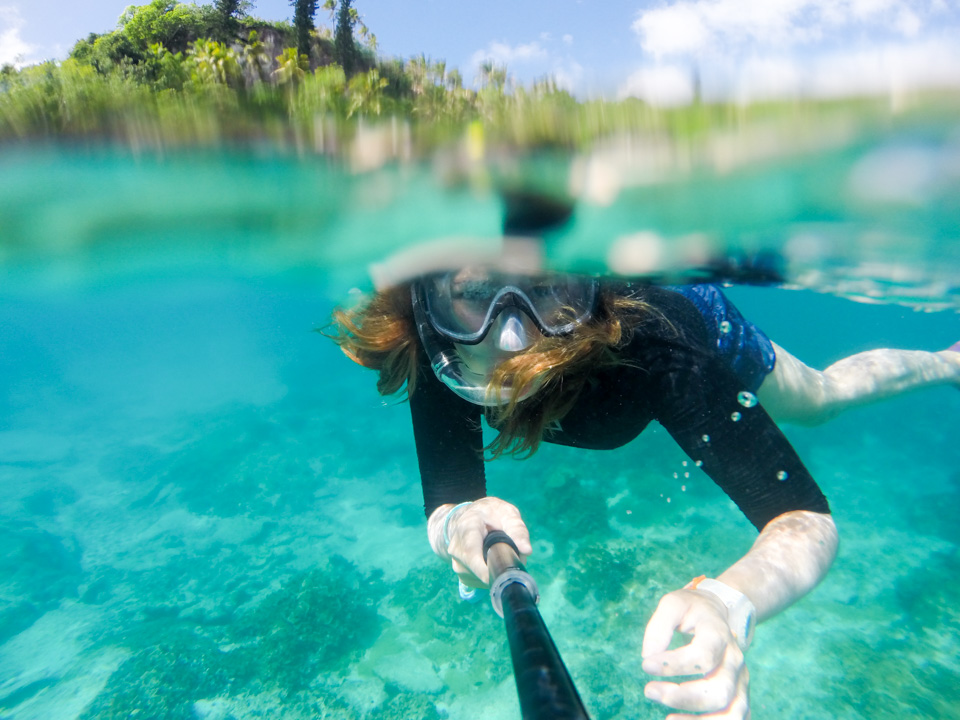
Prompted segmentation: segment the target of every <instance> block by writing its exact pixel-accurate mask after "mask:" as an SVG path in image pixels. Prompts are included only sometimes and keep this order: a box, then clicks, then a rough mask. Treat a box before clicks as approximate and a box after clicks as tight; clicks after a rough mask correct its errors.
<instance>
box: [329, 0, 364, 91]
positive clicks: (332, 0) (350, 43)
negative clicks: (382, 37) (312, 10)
mask: <svg viewBox="0 0 960 720" xmlns="http://www.w3.org/2000/svg"><path fill="white" fill-rule="evenodd" d="M352 5H353V0H326V2H325V3H324V4H323V7H324V8H325V9H326V10H327V11H328V12H329V13H330V14H331V16H335V17H336V27H335V28H334V31H333V47H334V51H335V52H336V54H337V62H339V63H340V66H341V67H342V68H343V72H344V74H345V75H346V76H347V78H348V79H349V78H350V77H351V76H353V74H354V73H355V72H356V71H357V69H358V66H359V64H360V51H359V49H358V48H357V43H356V41H355V40H354V39H353V27H354V25H357V24H358V23H359V24H360V25H361V27H362V28H363V31H364V34H368V32H369V31H367V28H366V26H365V25H363V23H360V15H359V14H358V13H357V11H356V8H354V7H352ZM371 37H372V36H371ZM374 42H376V40H375V39H374Z"/></svg>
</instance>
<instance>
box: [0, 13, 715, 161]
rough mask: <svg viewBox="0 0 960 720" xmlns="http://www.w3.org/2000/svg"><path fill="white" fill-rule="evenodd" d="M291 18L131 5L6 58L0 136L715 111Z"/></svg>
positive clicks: (629, 122) (550, 126) (557, 138)
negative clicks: (457, 60) (513, 76)
mask: <svg viewBox="0 0 960 720" xmlns="http://www.w3.org/2000/svg"><path fill="white" fill-rule="evenodd" d="M291 5H292V6H293V18H294V20H293V23H289V22H279V23H278V22H267V21H264V20H260V19H257V18H256V17H254V16H253V15H251V14H250V11H251V10H252V9H253V4H252V3H251V2H246V1H245V0H216V2H215V3H214V4H213V5H203V6H197V5H192V4H184V3H179V2H176V1H175V0H153V1H152V2H151V3H150V4H148V5H143V6H139V7H137V6H131V7H129V8H127V9H126V10H125V11H124V13H123V14H122V15H121V16H120V19H119V22H118V26H117V29H116V30H114V31H112V32H109V33H104V34H99V35H98V34H91V35H89V36H88V37H86V38H84V39H81V40H79V41H78V42H77V43H76V45H75V46H74V47H73V49H72V51H71V52H70V56H69V58H68V59H67V60H64V61H62V62H45V63H42V64H38V65H33V66H29V67H25V68H23V69H20V70H17V69H16V68H14V67H12V66H9V65H8V66H5V67H4V68H3V69H2V71H0V140H3V139H5V140H10V139H36V138H43V137H57V138H90V137H94V138H100V137H103V138H110V139H113V140H120V141H129V142H132V143H136V144H145V143H146V144H151V143H157V144H159V143H164V142H166V143H170V142H174V143H176V142H212V141H220V140H251V139H254V140H263V139H267V140H270V141H276V142H281V143H286V144H294V145H295V146H297V147H299V148H309V149H314V150H317V151H330V150H331V149H334V148H335V147H336V145H337V141H338V138H340V139H342V138H343V136H344V135H345V134H346V135H349V134H350V133H352V132H353V131H354V130H355V129H356V127H357V125H358V123H361V122H364V121H365V122H366V123H367V124H370V122H372V121H375V120H377V119H386V118H399V119H402V120H404V121H407V122H409V124H410V127H412V128H413V133H412V136H413V139H414V140H415V141H417V140H420V141H426V142H428V143H430V144H432V142H433V141H435V140H436V139H437V138H438V137H439V138H441V139H442V138H444V137H449V136H450V135H451V134H452V133H456V134H459V133H461V132H462V130H463V128H464V127H465V126H467V125H468V124H469V123H471V122H472V121H476V120H479V121H482V123H483V124H484V125H485V126H486V127H487V128H488V133H492V134H497V133H501V134H502V133H505V134H507V135H508V136H509V138H508V139H510V140H514V141H517V142H519V143H521V144H523V145H536V144H539V143H541V142H544V141H549V142H551V143H556V142H559V143H561V144H563V145H567V146H569V145H577V144H579V143H581V142H583V141H585V140H586V139H590V138H595V137H597V136H598V135H600V134H603V133H606V132H609V131H611V130H617V129H632V130H636V129H639V128H641V127H642V128H649V127H650V126H651V125H653V126H656V125H659V124H662V123H664V122H668V121H669V122H671V123H673V124H674V125H675V124H677V123H678V122H679V123H680V124H681V125H685V126H690V125H691V124H692V125H694V126H700V125H708V124H710V123H711V122H712V121H713V120H715V119H716V118H713V117H710V115H711V114H713V113H717V112H725V111H722V110H717V109H710V108H700V109H699V110H697V111H695V112H691V111H689V110H688V111H686V112H684V113H674V116H673V117H672V118H669V119H667V115H669V114H664V113H657V112H654V111H652V110H651V109H650V108H648V107H646V106H644V105H643V104H642V103H640V102H639V101H635V100H630V101H625V102H620V103H610V102H602V101H596V102H584V103H581V102H577V101H576V100H575V99H574V98H573V97H572V96H571V95H569V94H568V93H567V92H565V91H564V90H562V89H560V88H558V87H557V85H556V83H554V82H553V81H552V80H550V79H549V78H548V79H544V80H543V81H541V82H537V83H534V84H533V85H532V86H531V87H518V86H516V85H515V84H514V83H512V82H511V81H510V78H509V76H508V73H507V69H506V68H505V67H502V66H498V65H496V64H495V63H493V62H487V63H485V64H484V65H483V66H482V68H481V70H480V76H479V78H478V83H477V85H478V87H477V88H476V89H471V88H469V87H467V86H466V85H465V83H464V79H463V77H462V75H461V74H460V72H459V71H458V70H456V69H452V70H447V68H446V65H445V63H444V62H443V61H436V62H435V61H431V60H430V59H428V58H426V57H425V56H423V55H420V56H419V57H414V58H410V59H406V60H403V59H398V58H381V57H378V56H377V55H376V38H375V36H374V35H373V34H372V33H370V31H369V30H368V28H367V27H366V26H365V25H364V24H363V22H362V19H361V17H360V15H359V14H358V12H357V10H356V8H355V7H353V3H352V0H326V2H324V4H323V5H322V9H323V10H325V11H326V13H327V14H328V16H329V19H330V21H331V25H332V27H324V26H317V25H315V16H316V14H317V12H318V11H319V10H320V8H319V7H318V0H291Z"/></svg>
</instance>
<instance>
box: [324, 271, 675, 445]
mask: <svg viewBox="0 0 960 720" xmlns="http://www.w3.org/2000/svg"><path fill="white" fill-rule="evenodd" d="M653 319H657V320H661V321H663V320H664V318H663V316H662V315H661V314H660V313H659V311H657V310H655V309H654V308H652V307H651V306H650V305H649V304H648V303H646V302H643V301H642V300H638V299H636V298H634V297H629V296H624V295H622V294H619V293H610V292H603V293H601V297H600V304H599V308H598V310H597V312H596V313H595V315H594V319H592V320H591V321H589V322H587V323H584V324H582V325H580V326H579V327H578V328H577V329H576V330H574V331H573V332H572V333H571V334H569V335H565V336H563V337H544V338H541V339H540V340H539V341H538V342H537V343H535V344H534V345H533V346H531V347H529V348H527V349H526V350H524V351H523V352H521V353H519V354H518V355H515V356H514V357H511V358H510V359H508V360H505V361H504V362H503V363H501V364H500V365H498V366H497V368H496V369H495V370H494V372H493V376H492V378H491V380H490V386H491V387H490V392H493V393H494V394H495V395H498V394H500V392H501V390H506V394H507V395H508V396H509V398H510V399H509V401H508V402H507V403H506V404H505V405H502V406H498V407H487V408H485V413H486V417H487V421H488V422H489V423H490V425H491V426H492V427H494V428H496V429H497V430H498V431H499V435H498V436H497V438H496V439H495V440H494V441H493V442H492V443H490V445H489V446H488V447H487V448H486V449H487V450H489V451H490V459H493V458H497V457H500V456H501V455H518V456H524V457H529V456H530V455H532V454H533V453H535V452H536V451H537V448H538V447H539V445H540V442H541V441H542V440H543V437H544V435H545V434H547V433H549V427H550V425H551V424H552V423H555V422H556V421H558V420H560V419H561V418H562V417H563V416H564V415H566V414H567V412H569V410H570V409H571V408H572V407H573V405H574V403H575V402H576V400H577V397H578V396H579V395H580V392H581V390H582V389H583V387H584V386H585V385H586V384H587V382H588V381H589V380H590V377H591V375H592V373H593V371H595V370H596V369H597V368H602V367H611V366H614V365H620V364H622V363H624V362H625V360H624V359H623V358H622V356H621V355H620V353H619V352H618V350H619V349H620V348H622V347H623V346H624V345H626V344H627V343H628V342H630V339H631V338H632V336H633V332H634V330H635V329H636V328H638V327H639V326H641V325H643V324H644V323H646V322H648V321H650V320H653ZM330 328H332V332H329V331H327V332H324V334H325V335H327V337H329V338H331V339H332V340H333V341H334V342H336V343H337V344H338V345H339V346H340V348H341V350H343V352H344V354H346V356H347V357H349V358H350V359H351V360H353V361H354V362H356V363H358V364H360V365H362V366H363V367H366V368H371V369H373V370H377V371H378V372H379V374H380V379H379V380H378V381H377V390H379V391H380V394H381V395H392V394H393V393H396V392H399V391H400V390H401V389H403V387H404V384H406V392H407V395H408V396H409V394H411V393H413V392H414V388H415V386H416V377H417V366H418V363H417V353H419V352H420V351H421V347H420V341H419V338H418V337H417V330H416V325H415V323H414V319H413V307H412V303H411V299H410V286H409V285H404V286H400V287H396V288H391V289H390V290H387V291H384V292H379V293H376V294H374V295H373V296H372V297H371V298H370V299H369V300H368V301H366V302H364V303H361V304H360V305H358V306H357V307H355V308H351V309H344V308H336V309H335V310H334V311H333V319H332V322H331V324H330ZM534 383H536V385H537V390H536V391H535V392H534V393H533V395H531V396H530V397H528V398H526V399H525V400H523V402H518V399H519V397H520V396H521V394H522V392H523V390H524V389H525V388H527V387H529V386H530V385H532V384H534Z"/></svg>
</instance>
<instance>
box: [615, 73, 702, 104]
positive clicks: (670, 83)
mask: <svg viewBox="0 0 960 720" xmlns="http://www.w3.org/2000/svg"><path fill="white" fill-rule="evenodd" d="M694 93H695V77H694V73H693V71H692V70H691V69H690V68H689V67H687V68H685V67H680V66H678V65H657V66H654V67H644V68H640V69H639V70H637V71H636V72H634V73H633V74H632V75H631V76H630V77H629V78H627V81H626V83H624V84H623V85H622V86H621V87H620V90H619V92H618V93H617V94H618V96H619V97H620V99H623V98H625V97H635V98H640V99H641V100H644V101H646V102H648V103H650V104H651V105H656V106H659V107H672V106H676V105H687V104H689V103H690V102H691V101H692V100H693V97H694Z"/></svg>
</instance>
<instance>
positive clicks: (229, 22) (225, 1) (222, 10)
mask: <svg viewBox="0 0 960 720" xmlns="http://www.w3.org/2000/svg"><path fill="white" fill-rule="evenodd" d="M250 4H251V3H249V2H244V0H214V3H213V7H214V12H215V15H216V18H217V34H218V35H219V36H220V37H219V40H221V41H223V42H229V41H231V40H234V39H236V37H237V33H238V32H239V30H240V16H241V15H243V14H244V13H245V11H246V9H247V7H249V6H250Z"/></svg>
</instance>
